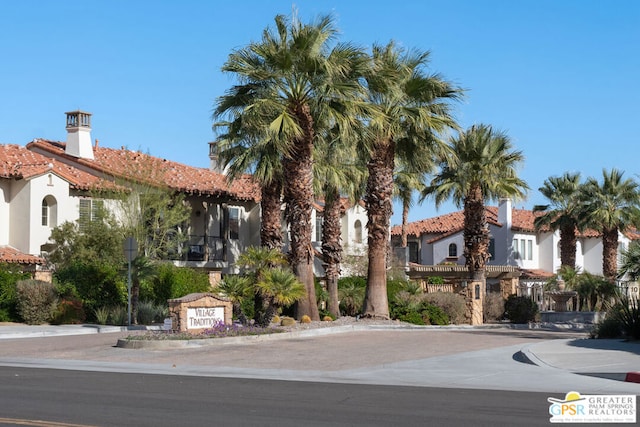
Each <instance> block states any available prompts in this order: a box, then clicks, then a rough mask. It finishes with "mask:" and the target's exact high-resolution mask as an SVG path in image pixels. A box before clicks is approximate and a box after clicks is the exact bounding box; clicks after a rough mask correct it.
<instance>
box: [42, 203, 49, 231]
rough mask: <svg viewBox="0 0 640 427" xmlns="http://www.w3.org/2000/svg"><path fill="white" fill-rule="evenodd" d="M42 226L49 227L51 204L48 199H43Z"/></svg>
mask: <svg viewBox="0 0 640 427" xmlns="http://www.w3.org/2000/svg"><path fill="white" fill-rule="evenodd" d="M42 225H44V226H47V225H49V204H48V203H47V199H42Z"/></svg>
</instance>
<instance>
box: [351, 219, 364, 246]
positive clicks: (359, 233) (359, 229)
mask: <svg viewBox="0 0 640 427" xmlns="http://www.w3.org/2000/svg"><path fill="white" fill-rule="evenodd" d="M353 227H354V228H355V231H356V243H362V222H360V220H359V219H357V220H356V222H355V224H353Z"/></svg>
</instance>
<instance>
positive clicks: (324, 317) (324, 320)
mask: <svg viewBox="0 0 640 427" xmlns="http://www.w3.org/2000/svg"><path fill="white" fill-rule="evenodd" d="M334 320H336V319H334V318H333V316H331V315H330V314H327V315H325V316H323V317H322V321H323V322H333V321H334Z"/></svg>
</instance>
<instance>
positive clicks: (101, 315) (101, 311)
mask: <svg viewBox="0 0 640 427" xmlns="http://www.w3.org/2000/svg"><path fill="white" fill-rule="evenodd" d="M93 314H94V315H95V318H96V323H97V324H98V325H106V324H108V322H109V307H98V308H96V309H94V310H93Z"/></svg>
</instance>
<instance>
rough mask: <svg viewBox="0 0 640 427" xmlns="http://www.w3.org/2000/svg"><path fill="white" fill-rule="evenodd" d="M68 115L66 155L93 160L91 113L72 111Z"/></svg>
mask: <svg viewBox="0 0 640 427" xmlns="http://www.w3.org/2000/svg"><path fill="white" fill-rule="evenodd" d="M65 114H66V115H67V148H66V149H65V153H67V154H69V155H71V156H74V157H79V158H83V159H91V160H93V147H92V146H91V113H85V112H84V111H70V112H67V113H65Z"/></svg>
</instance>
